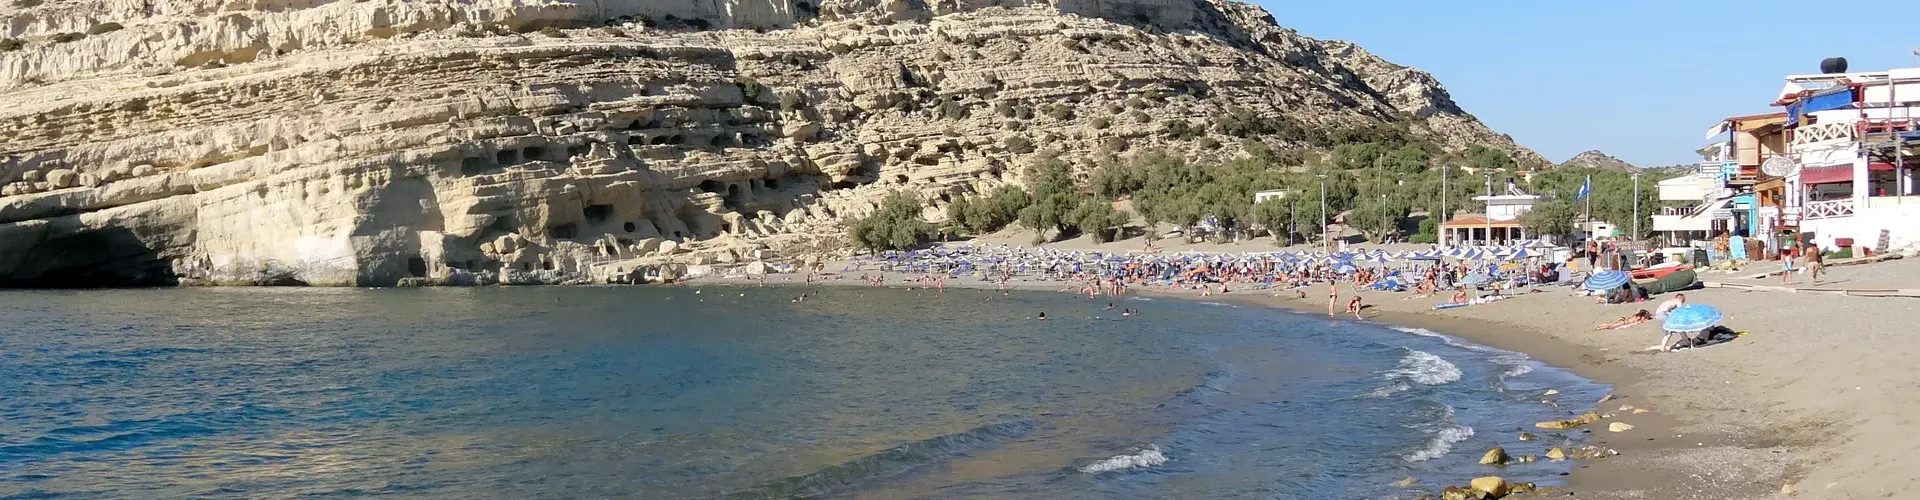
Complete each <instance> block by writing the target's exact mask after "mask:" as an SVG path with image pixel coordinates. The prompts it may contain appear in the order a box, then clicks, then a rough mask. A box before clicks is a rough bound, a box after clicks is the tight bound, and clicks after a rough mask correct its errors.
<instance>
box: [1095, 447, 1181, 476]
mask: <svg viewBox="0 0 1920 500" xmlns="http://www.w3.org/2000/svg"><path fill="white" fill-rule="evenodd" d="M1164 463H1167V456H1166V455H1165V454H1162V453H1160V447H1159V446H1157V445H1151V444H1149V445H1147V447H1146V448H1143V449H1141V450H1139V451H1135V452H1133V453H1128V454H1124V455H1114V456H1113V458H1108V459H1106V460H1101V461H1098V462H1094V463H1091V464H1087V465H1085V466H1083V467H1080V472H1085V473H1088V474H1099V473H1102V472H1112V471H1117V470H1126V469H1132V468H1137V467H1156V466H1159V465H1160V464H1164Z"/></svg>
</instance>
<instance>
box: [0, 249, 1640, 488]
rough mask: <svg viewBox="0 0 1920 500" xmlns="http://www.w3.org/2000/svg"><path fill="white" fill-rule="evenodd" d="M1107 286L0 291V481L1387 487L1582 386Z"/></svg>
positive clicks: (1536, 371)
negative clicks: (1043, 289)
mask: <svg viewBox="0 0 1920 500" xmlns="http://www.w3.org/2000/svg"><path fill="white" fill-rule="evenodd" d="M801 293H809V294H810V295H809V296H807V297H806V298H805V299H804V300H803V301H796V298H797V296H798V295H800V294H801ZM1107 304H1108V302H1107V301H1106V300H1089V299H1087V298H1084V297H1074V296H1068V295H1062V294H1043V293H1014V294H1011V295H1005V294H1002V293H1000V292H990V291H979V290H948V291H946V292H944V293H941V292H935V291H932V290H890V289H876V288H825V289H800V288H784V287H764V288H761V287H721V286H709V287H626V288H558V287H556V288H511V287H493V288H464V289H462V288H443V289H393V290H356V289H296V288H288V289H164V290H117V291H59V292H28V291H14V292H0V311H4V312H3V313H0V498H7V499H13V498H189V497H192V498H280V497H311V496H345V497H360V496H374V497H381V496H386V497H406V498H660V499H682V498H747V499H751V498H815V497H840V496H858V497H861V498H1045V499H1049V500H1058V499H1078V498H1089V499H1092V498H1411V497H1415V496H1418V494H1419V493H1420V492H1419V491H1418V490H1407V489H1401V488H1396V487H1394V486H1392V485H1391V483H1393V482H1395V481H1398V480H1400V479H1402V478H1406V477H1413V478H1416V479H1418V480H1420V482H1421V483H1422V484H1424V485H1432V486H1429V487H1435V486H1437V485H1443V484H1463V483H1465V482H1466V481H1467V480H1468V479H1470V478H1472V477H1474V476H1479V475H1485V474H1488V473H1497V474H1500V475H1503V476H1506V477H1508V478H1509V479H1512V480H1524V481H1539V482H1543V483H1552V482H1554V481H1556V480H1557V479H1558V478H1559V477H1560V476H1561V475H1562V474H1563V473H1565V472H1567V471H1568V470H1569V469H1570V466H1569V465H1567V464H1564V463H1549V462H1537V463H1533V464H1525V465H1514V466H1508V467H1505V468H1501V469H1498V470H1492V469H1489V468H1487V467H1484V466H1481V465H1478V464H1477V463H1476V462H1477V460H1478V458H1479V456H1480V455H1481V454H1482V453H1483V452H1484V451H1485V450H1486V449H1487V448H1490V447H1493V446H1505V447H1506V448H1507V449H1508V450H1509V452H1511V453H1513V454H1515V455H1522V454H1540V453H1543V452H1544V451H1545V449H1546V447H1547V446H1551V445H1555V444H1560V443H1557V442H1551V441H1553V439H1552V438H1550V439H1549V440H1543V441H1530V442H1522V441H1519V440H1518V438H1517V436H1518V433H1519V431H1521V430H1533V429H1532V423H1534V422H1536V421H1540V420H1547V419H1555V418H1565V417H1566V416H1567V415H1569V414H1570V413H1572V412H1582V411H1586V410H1587V409H1590V408H1591V407H1592V406H1593V402H1594V401H1595V400H1597V399H1598V398H1599V397H1600V396H1601V395H1603V394H1604V393H1605V392H1606V389H1607V388H1606V387H1604V386H1600V385H1596V384H1594V383H1591V382H1589V381H1586V380H1583V379H1580V378H1578V377H1575V376H1573V375H1571V374H1569V373H1567V372H1564V371H1562V370H1558V369H1555V368H1551V367H1547V366H1544V365H1541V364H1539V363H1538V362H1535V361H1533V360H1530V359H1528V358H1527V357H1525V356H1523V355H1519V354H1516V353H1512V352H1506V351H1500V350H1497V349H1491V348H1487V347H1482V346H1478V345H1474V344H1470V343H1467V342H1463V341H1461V340H1460V339H1456V338H1452V337H1448V336H1444V335H1440V334H1437V333H1433V332H1429V331H1425V330H1419V329H1411V328H1401V327H1393V326H1389V325H1381V324H1373V323H1367V322H1358V321H1353V320H1351V319H1329V318H1327V317H1325V316H1324V315H1321V316H1315V315H1308V314H1298V313H1291V312H1284V311H1278V310H1272V309H1266V308H1260V307H1252V306H1244V307H1242V306H1234V305H1230V304H1224V303H1214V304H1203V303H1195V302H1189V301H1179V300H1118V301H1114V302H1113V304H1114V306H1115V309H1113V310H1109V309H1107ZM1122 309H1136V310H1139V311H1140V312H1141V313H1142V314H1141V315H1139V316H1123V315H1122V314H1121V310H1122ZM1042 312H1044V313H1046V315H1047V319H1046V320H1044V321H1041V320H1037V319H1034V318H1035V317H1036V316H1038V315H1039V313H1042ZM1547 389H1556V390H1558V391H1560V394H1559V395H1558V396H1554V399H1556V400H1558V401H1560V402H1561V404H1560V407H1559V408H1554V407H1550V406H1548V405H1545V404H1542V403H1541V401H1540V400H1541V399H1542V398H1541V393H1542V392H1544V391H1545V390H1547ZM1543 434H1544V433H1543ZM1576 437H1577V436H1576Z"/></svg>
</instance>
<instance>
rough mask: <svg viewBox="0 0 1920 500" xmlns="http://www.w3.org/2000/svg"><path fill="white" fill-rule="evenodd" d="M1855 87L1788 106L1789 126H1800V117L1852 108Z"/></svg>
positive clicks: (1822, 94) (1832, 91)
mask: <svg viewBox="0 0 1920 500" xmlns="http://www.w3.org/2000/svg"><path fill="white" fill-rule="evenodd" d="M1853 102H1854V95H1853V87H1840V88H1836V89H1833V90H1828V91H1824V92H1820V93H1817V94H1813V95H1810V96H1807V97H1804V98H1801V99H1800V100H1798V101H1794V102H1793V103H1792V104H1788V105H1787V125H1798V124H1800V117H1802V116H1806V115H1807V114H1808V113H1818V112H1821V111H1828V110H1834V109H1841V108H1845V107H1848V106H1852V105H1853Z"/></svg>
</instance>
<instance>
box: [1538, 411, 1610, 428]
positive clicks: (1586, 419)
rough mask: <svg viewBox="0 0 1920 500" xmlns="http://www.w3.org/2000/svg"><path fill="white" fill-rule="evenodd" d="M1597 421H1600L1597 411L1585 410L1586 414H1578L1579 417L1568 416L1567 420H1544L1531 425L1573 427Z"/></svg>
mask: <svg viewBox="0 0 1920 500" xmlns="http://www.w3.org/2000/svg"><path fill="white" fill-rule="evenodd" d="M1599 421H1600V414H1599V413H1597V412H1591V411H1590V412H1587V413H1586V414H1583V415H1580V416H1579V417H1575V418H1570V419H1567V420H1549V421H1546V422H1540V423H1537V424H1533V426H1534V427H1539V428H1542V429H1572V428H1575V427H1579V426H1582V425H1588V424H1592V423H1594V422H1599Z"/></svg>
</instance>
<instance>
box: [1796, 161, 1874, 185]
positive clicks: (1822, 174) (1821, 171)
mask: <svg viewBox="0 0 1920 500" xmlns="http://www.w3.org/2000/svg"><path fill="white" fill-rule="evenodd" d="M1867 168H1870V169H1873V170H1878V171H1882V172H1891V171H1893V164H1891V163H1873V164H1870V165H1868V166H1867ZM1836 182H1853V167H1852V166H1840V167H1825V168H1808V169H1801V170H1800V183H1801V184H1833V183H1836Z"/></svg>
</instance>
